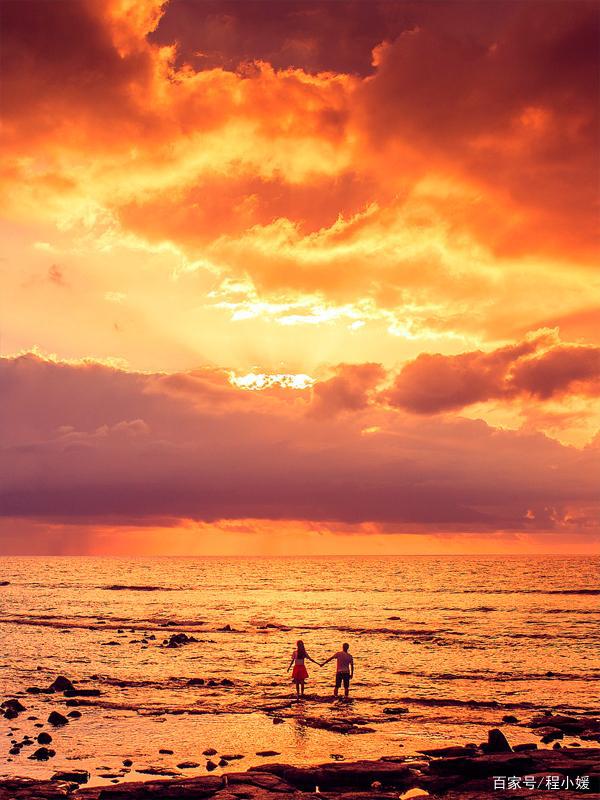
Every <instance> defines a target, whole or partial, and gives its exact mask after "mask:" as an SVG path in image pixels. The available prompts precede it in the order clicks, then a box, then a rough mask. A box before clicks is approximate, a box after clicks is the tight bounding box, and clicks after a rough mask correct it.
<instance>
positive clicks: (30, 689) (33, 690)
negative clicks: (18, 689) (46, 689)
mask: <svg viewBox="0 0 600 800" xmlns="http://www.w3.org/2000/svg"><path fill="white" fill-rule="evenodd" d="M25 691H26V692H27V694H40V693H41V691H42V690H41V689H40V687H39V686H28V687H27V689H25Z"/></svg>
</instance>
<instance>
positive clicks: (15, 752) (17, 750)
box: [8, 745, 21, 756]
mask: <svg viewBox="0 0 600 800" xmlns="http://www.w3.org/2000/svg"><path fill="white" fill-rule="evenodd" d="M8 752H9V753H10V755H11V756H18V755H19V753H20V752H21V748H20V747H19V745H15V746H14V747H11V748H10V750H9V751H8Z"/></svg>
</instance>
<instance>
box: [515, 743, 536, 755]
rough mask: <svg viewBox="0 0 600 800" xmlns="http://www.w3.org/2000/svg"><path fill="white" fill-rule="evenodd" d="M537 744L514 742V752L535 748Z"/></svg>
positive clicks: (523, 751)
mask: <svg viewBox="0 0 600 800" xmlns="http://www.w3.org/2000/svg"><path fill="white" fill-rule="evenodd" d="M537 749H538V746H537V744H536V743H535V742H526V743H525V744H516V745H515V746H514V747H513V750H514V751H515V753H525V752H527V751H528V750H537Z"/></svg>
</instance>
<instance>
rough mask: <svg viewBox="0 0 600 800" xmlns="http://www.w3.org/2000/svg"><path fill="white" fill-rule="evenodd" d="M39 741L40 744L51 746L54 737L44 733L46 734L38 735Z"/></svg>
mask: <svg viewBox="0 0 600 800" xmlns="http://www.w3.org/2000/svg"><path fill="white" fill-rule="evenodd" d="M37 741H38V744H50V742H51V741H52V737H51V736H50V734H49V733H46V732H45V731H44V732H42V733H40V734H38V737H37Z"/></svg>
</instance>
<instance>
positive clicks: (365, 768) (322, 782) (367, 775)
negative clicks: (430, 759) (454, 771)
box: [249, 759, 512, 792]
mask: <svg viewBox="0 0 600 800" xmlns="http://www.w3.org/2000/svg"><path fill="white" fill-rule="evenodd" d="M461 760H462V759H461ZM436 763H442V762H441V761H440V762H436ZM255 771H261V772H270V773H272V774H274V775H277V776H278V777H280V778H282V779H283V780H285V781H287V783H290V784H292V786H295V787H297V788H299V789H304V790H306V791H310V792H313V791H314V788H315V786H318V787H319V788H320V789H321V791H323V790H326V791H329V790H333V789H337V790H342V789H353V790H360V789H370V787H371V784H372V783H373V781H380V782H381V783H382V784H383V785H384V786H393V787H394V788H395V789H404V788H408V787H409V785H411V784H413V782H414V775H415V773H414V772H413V770H411V769H410V768H409V767H408V766H407V765H405V764H395V763H390V762H386V761H381V760H380V761H355V762H344V761H341V762H336V763H333V764H332V763H331V762H328V763H327V764H320V765H318V766H315V767H294V766H290V765H289V764H262V765H261V766H260V767H251V768H250V770H249V772H255ZM511 774H512V773H511Z"/></svg>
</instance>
